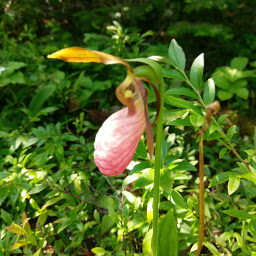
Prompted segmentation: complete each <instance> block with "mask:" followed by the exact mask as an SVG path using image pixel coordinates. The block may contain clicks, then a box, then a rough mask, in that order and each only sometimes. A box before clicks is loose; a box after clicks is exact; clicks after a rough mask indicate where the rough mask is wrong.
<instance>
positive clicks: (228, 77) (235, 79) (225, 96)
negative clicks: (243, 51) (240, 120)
mask: <svg viewBox="0 0 256 256" xmlns="http://www.w3.org/2000/svg"><path fill="white" fill-rule="evenodd" d="M248 61H249V60H248V58H246V57H236V58H234V59H232V60H231V62H230V66H229V67H220V68H217V69H216V70H215V72H214V73H213V75H212V78H213V80H214V82H215V84H216V86H217V87H219V88H220V90H219V91H218V94H217V95H218V98H219V99H220V100H221V101H224V100H229V99H231V98H233V97H234V95H236V96H238V97H239V98H241V99H243V100H247V99H248V96H249V90H248V78H249V77H255V76H256V71H255V70H246V69H245V68H246V66H247V64H248Z"/></svg>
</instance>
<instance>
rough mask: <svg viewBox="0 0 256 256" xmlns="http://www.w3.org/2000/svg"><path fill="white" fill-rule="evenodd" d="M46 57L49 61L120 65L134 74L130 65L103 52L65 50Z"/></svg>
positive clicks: (73, 48)
mask: <svg viewBox="0 0 256 256" xmlns="http://www.w3.org/2000/svg"><path fill="white" fill-rule="evenodd" d="M47 57H48V58H49V59H61V60H64V61H67V62H80V63H87V62H96V63H101V62H102V63H104V64H106V65H112V64H122V65H124V66H126V68H127V69H128V71H129V72H130V73H131V74H133V73H134V72H133V69H132V68H131V67H130V65H129V64H128V63H127V62H126V61H125V60H123V59H120V58H118V57H116V56H113V55H110V54H107V53H104V52H98V51H92V50H88V49H84V48H80V47H70V48H65V49H62V50H60V51H57V52H54V53H52V54H51V55H48V56H47Z"/></svg>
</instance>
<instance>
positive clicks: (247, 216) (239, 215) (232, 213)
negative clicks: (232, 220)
mask: <svg viewBox="0 0 256 256" xmlns="http://www.w3.org/2000/svg"><path fill="white" fill-rule="evenodd" d="M223 212H224V213H225V214H227V215H229V216H233V217H236V218H239V219H255V218H256V217H255V215H254V214H249V213H248V212H245V211H242V210H235V209H232V210H225V211H223Z"/></svg>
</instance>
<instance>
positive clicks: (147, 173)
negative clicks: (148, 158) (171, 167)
mask: <svg viewBox="0 0 256 256" xmlns="http://www.w3.org/2000/svg"><path fill="white" fill-rule="evenodd" d="M153 181H154V169H145V170H143V171H142V175H141V176H140V177H139V178H138V180H137V182H136V183H135V185H134V188H144V187H145V186H148V185H150V184H152V183H153Z"/></svg>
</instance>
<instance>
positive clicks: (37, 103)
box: [29, 85, 55, 115]
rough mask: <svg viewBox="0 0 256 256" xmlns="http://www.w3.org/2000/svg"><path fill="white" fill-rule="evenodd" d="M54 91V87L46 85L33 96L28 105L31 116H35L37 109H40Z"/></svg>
mask: <svg viewBox="0 0 256 256" xmlns="http://www.w3.org/2000/svg"><path fill="white" fill-rule="evenodd" d="M54 91H55V86H54V85H46V86H44V87H43V88H41V89H40V90H39V91H38V92H37V93H36V94H35V95H34V97H33V98H32V100H31V102H30V104H29V110H30V111H31V113H32V114H33V115H35V114H37V112H38V111H39V109H40V108H41V107H42V105H43V104H44V103H45V101H46V100H47V99H48V98H49V97H50V96H51V95H52V94H53V92H54Z"/></svg>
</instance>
